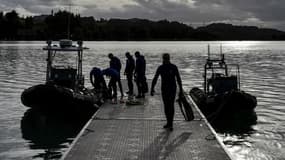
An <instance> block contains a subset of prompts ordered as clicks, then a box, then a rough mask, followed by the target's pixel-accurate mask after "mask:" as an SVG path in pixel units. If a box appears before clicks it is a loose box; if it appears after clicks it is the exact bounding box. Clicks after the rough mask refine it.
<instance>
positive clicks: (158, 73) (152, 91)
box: [150, 67, 160, 96]
mask: <svg viewBox="0 0 285 160" xmlns="http://www.w3.org/2000/svg"><path fill="white" fill-rule="evenodd" d="M159 75H160V67H158V69H157V70H156V72H155V75H154V77H153V79H152V83H151V90H150V95H151V96H153V94H154V88H155V85H156V82H157V79H158V76H159Z"/></svg>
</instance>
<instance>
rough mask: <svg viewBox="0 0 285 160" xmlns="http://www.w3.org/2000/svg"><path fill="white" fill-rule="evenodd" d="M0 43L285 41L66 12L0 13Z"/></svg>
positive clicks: (227, 28)
mask: <svg viewBox="0 0 285 160" xmlns="http://www.w3.org/2000/svg"><path fill="white" fill-rule="evenodd" d="M0 26H1V30H0V40H47V39H52V40H59V39H65V38H68V31H69V36H70V38H71V39H73V40H117V41H130V40H135V41H145V40H154V41H156V40H285V32H282V31H279V30H275V29H265V28H258V27H254V26H233V25H231V24H224V23H215V24H210V25H208V26H203V27H199V28H196V29H194V28H192V27H191V26H189V25H186V24H183V23H179V22H171V21H168V20H160V21H150V20H147V19H137V18H133V19H109V20H106V19H99V20H95V19H94V17H81V16H80V15H78V14H73V13H70V12H67V11H58V12H56V13H53V12H52V13H51V15H40V16H34V17H24V18H23V17H19V15H18V13H17V12H16V11H11V12H8V13H6V14H4V13H3V12H0Z"/></svg>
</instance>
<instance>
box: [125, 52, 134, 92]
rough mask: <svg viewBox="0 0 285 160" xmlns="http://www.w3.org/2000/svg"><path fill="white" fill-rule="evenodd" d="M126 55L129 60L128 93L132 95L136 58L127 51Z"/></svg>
mask: <svg viewBox="0 0 285 160" xmlns="http://www.w3.org/2000/svg"><path fill="white" fill-rule="evenodd" d="M126 57H127V60H126V68H125V75H126V76H127V81H128V87H129V91H128V94H129V97H131V96H132V95H133V94H134V85H133V75H134V70H135V60H134V58H133V56H132V55H131V54H130V53H129V52H126Z"/></svg>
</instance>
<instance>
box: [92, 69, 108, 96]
mask: <svg viewBox="0 0 285 160" xmlns="http://www.w3.org/2000/svg"><path fill="white" fill-rule="evenodd" d="M90 82H91V84H92V86H93V87H94V89H95V90H96V92H99V93H102V94H103V97H104V98H109V94H108V89H107V85H106V81H105V79H104V76H103V73H102V71H101V69H100V68H97V67H93V68H92V70H91V71H90Z"/></svg>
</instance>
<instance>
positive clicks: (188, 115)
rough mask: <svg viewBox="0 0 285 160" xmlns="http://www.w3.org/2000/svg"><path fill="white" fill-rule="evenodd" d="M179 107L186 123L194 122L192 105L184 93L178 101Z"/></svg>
mask: <svg viewBox="0 0 285 160" xmlns="http://www.w3.org/2000/svg"><path fill="white" fill-rule="evenodd" d="M177 102H178V105H179V107H180V110H181V113H182V115H183V117H184V118H185V120H186V121H192V120H194V114H193V110H192V108H191V105H190V103H189V102H188V101H187V99H186V97H185V95H184V93H181V94H179V97H178V99H177Z"/></svg>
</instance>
